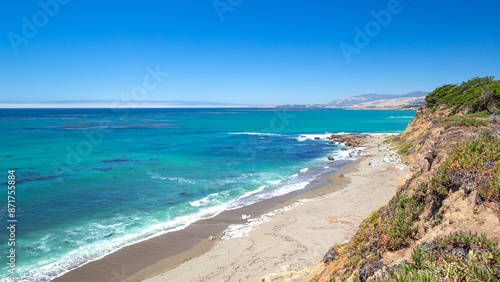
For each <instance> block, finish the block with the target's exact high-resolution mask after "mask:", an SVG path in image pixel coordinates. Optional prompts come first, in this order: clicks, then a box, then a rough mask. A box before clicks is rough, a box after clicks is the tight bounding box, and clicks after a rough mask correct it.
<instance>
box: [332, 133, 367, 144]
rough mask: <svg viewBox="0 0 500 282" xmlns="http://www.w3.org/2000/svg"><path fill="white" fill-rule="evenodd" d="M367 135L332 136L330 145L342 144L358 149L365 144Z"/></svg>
mask: <svg viewBox="0 0 500 282" xmlns="http://www.w3.org/2000/svg"><path fill="white" fill-rule="evenodd" d="M368 137H370V135H368V134H334V135H332V136H330V139H331V140H332V141H331V142H330V144H344V145H345V146H346V147H360V146H361V145H363V144H364V143H366V141H367V139H368Z"/></svg>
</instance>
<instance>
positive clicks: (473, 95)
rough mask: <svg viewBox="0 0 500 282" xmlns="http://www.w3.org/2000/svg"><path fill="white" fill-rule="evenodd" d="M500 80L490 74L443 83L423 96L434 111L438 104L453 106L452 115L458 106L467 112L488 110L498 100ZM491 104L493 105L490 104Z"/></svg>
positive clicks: (499, 98)
mask: <svg viewBox="0 0 500 282" xmlns="http://www.w3.org/2000/svg"><path fill="white" fill-rule="evenodd" d="M499 88H500V81H498V80H496V81H495V80H494V78H493V77H492V76H487V77H482V78H481V77H476V78H473V79H470V80H469V81H467V82H462V83H461V84H460V85H458V84H447V85H443V86H441V87H439V88H437V89H436V90H434V91H432V92H431V93H430V94H429V95H427V96H426V97H425V101H426V102H427V105H428V106H429V107H430V108H431V110H432V111H435V110H436V109H437V107H438V106H440V105H448V106H453V109H452V111H451V114H452V115H454V114H455V113H456V112H457V111H458V110H459V109H460V108H462V107H463V108H466V109H467V110H468V111H469V113H473V112H478V111H490V112H491V110H492V106H494V104H495V101H496V102H497V103H498V100H500V89H499ZM492 104H493V105H492Z"/></svg>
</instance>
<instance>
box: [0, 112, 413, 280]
mask: <svg viewBox="0 0 500 282" xmlns="http://www.w3.org/2000/svg"><path fill="white" fill-rule="evenodd" d="M414 114H415V113H414V112H408V111H349V110H338V109H322V110H286V111H284V110H267V109H132V110H121V111H120V112H113V111H112V110H109V109H43V110H41V109H22V110H19V109H16V110H0V128H1V130H2V132H3V134H2V138H1V139H0V148H1V152H0V154H1V155H0V168H1V172H2V173H3V174H4V179H5V184H4V187H5V189H2V191H4V193H5V195H4V196H2V197H0V198H3V199H5V200H4V201H3V202H2V203H1V205H0V206H1V211H2V220H1V222H0V228H1V229H0V230H2V231H1V233H0V236H1V238H2V239H0V243H1V244H0V246H1V247H0V254H1V258H0V262H1V267H0V269H1V273H2V274H1V275H2V276H0V277H1V278H3V279H5V280H11V279H12V278H15V279H16V280H17V279H23V280H29V281H43V280H49V279H50V278H54V277H56V276H58V275H60V274H62V273H64V272H66V271H68V270H69V269H72V268H74V267H76V266H78V265H80V264H82V263H84V262H86V261H89V260H93V259H96V258H99V257H101V256H103V255H105V254H108V253H110V252H112V251H114V250H117V249H119V248H121V247H123V246H125V245H127V244H131V243H133V242H138V241H140V240H144V239H146V238H148V237H151V236H154V235H158V234H161V233H165V232H171V231H173V230H178V229H181V228H183V227H185V226H187V225H189V224H190V223H192V222H194V221H196V220H199V219H201V218H207V217H212V216H214V215H216V214H218V213H220V212H222V211H223V210H227V209H234V208H237V207H240V206H243V205H248V204H251V203H255V202H257V201H260V200H262V199H267V198H270V197H273V196H276V195H282V194H286V193H288V192H291V191H296V190H300V189H303V188H304V187H305V186H306V185H307V184H308V183H310V182H311V181H312V180H313V179H315V178H316V177H318V175H320V174H324V173H328V172H329V171H333V170H334V168H333V166H330V165H329V163H328V162H327V161H326V156H328V155H333V156H335V157H336V158H346V159H349V158H348V157H347V156H346V152H345V151H341V150H340V148H341V145H328V141H327V140H324V137H326V136H327V134H329V133H339V132H346V133H399V132H401V131H403V130H404V129H405V128H406V126H407V124H408V122H409V121H410V120H411V118H413V116H414ZM319 136H320V137H321V138H322V140H315V138H314V137H319ZM8 170H15V171H16V172H15V176H16V181H17V183H16V195H15V196H16V202H15V205H16V209H17V211H16V219H17V220H18V221H17V223H16V264H17V274H16V275H17V276H16V277H12V276H8V274H7V271H8V267H7V266H6V262H7V258H6V256H7V255H8V249H9V248H10V247H8V246H7V239H8V238H9V237H8V236H9V234H8V233H7V231H6V230H7V229H6V227H7V226H8V224H7V219H8V218H7V215H8V214H7V200H6V199H7V183H6V182H7V176H8V172H7V171H8Z"/></svg>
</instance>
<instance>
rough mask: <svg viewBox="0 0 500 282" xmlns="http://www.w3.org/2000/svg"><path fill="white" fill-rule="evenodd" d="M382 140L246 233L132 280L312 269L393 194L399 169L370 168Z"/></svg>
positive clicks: (246, 276)
mask: <svg viewBox="0 0 500 282" xmlns="http://www.w3.org/2000/svg"><path fill="white" fill-rule="evenodd" d="M383 140H384V137H383V136H375V137H373V140H372V141H371V142H369V143H368V144H366V147H367V149H366V150H364V152H363V156H362V157H361V158H360V159H359V160H357V161H356V162H354V163H352V164H351V165H348V166H347V167H345V168H343V169H342V170H341V171H340V172H339V173H337V174H336V175H333V176H331V177H330V181H331V183H329V184H327V185H324V186H322V187H320V188H319V189H316V190H313V191H309V192H307V193H304V194H302V195H299V196H296V197H294V198H292V199H290V200H288V201H286V202H284V203H283V204H282V205H281V207H283V206H287V205H290V204H292V203H294V202H296V201H297V200H298V199H304V198H305V199H308V200H306V201H305V202H303V203H301V204H298V205H296V206H294V207H293V208H291V209H288V210H286V211H279V212H277V213H276V214H275V215H274V216H273V217H272V219H271V220H270V221H268V222H265V223H263V224H261V225H260V226H258V227H257V228H256V229H254V230H253V231H251V232H250V233H249V236H246V237H243V238H231V239H228V240H219V239H217V240H216V241H214V242H215V243H214V245H213V247H212V248H211V249H210V250H209V251H208V252H205V253H203V254H202V255H200V256H198V257H196V258H193V259H190V260H188V261H186V262H184V263H182V264H180V265H178V266H177V267H175V268H173V269H172V266H171V265H169V264H168V263H169V261H168V260H164V261H160V262H159V263H157V264H155V265H152V266H150V267H148V268H146V269H143V270H141V271H140V272H138V273H136V278H137V277H139V276H140V277H142V278H147V279H146V280H145V281H148V282H156V281H261V279H262V278H263V277H264V276H266V275H269V274H271V273H277V272H281V271H283V270H285V269H295V268H297V269H300V268H312V267H314V266H315V265H316V264H317V263H318V262H319V261H320V260H321V259H322V258H323V256H324V254H325V250H328V249H329V248H330V247H331V246H332V245H335V244H341V243H343V242H345V241H346V240H348V239H349V238H350V237H351V236H352V235H353V234H354V232H355V231H356V229H357V227H358V225H359V224H360V222H361V221H362V220H363V219H364V218H365V217H366V216H367V215H368V214H369V213H370V212H372V211H374V210H376V209H378V208H379V207H380V206H382V205H384V204H386V203H387V202H388V201H389V200H390V198H391V197H392V196H393V195H394V194H395V192H396V189H397V186H398V182H399V180H400V179H401V178H402V176H403V175H404V174H405V170H404V169H403V170H401V169H400V168H396V167H395V165H394V164H391V163H389V164H378V165H377V166H374V167H373V166H370V162H372V163H373V159H376V160H380V159H382V158H383V157H384V154H385V150H384V149H383V148H384V146H383V145H381V143H382V141H383ZM378 145H380V146H381V147H380V148H378ZM278 208H280V207H275V208H274V209H272V210H275V209H278ZM272 210H270V211H272ZM270 211H267V212H270ZM220 235H221V234H219V236H218V237H217V238H220ZM170 262H171V261H170ZM162 268H163V269H165V270H167V271H161V269H162ZM306 272H307V271H306ZM299 275H300V274H299ZM148 276H149V277H148ZM139 280H141V279H139Z"/></svg>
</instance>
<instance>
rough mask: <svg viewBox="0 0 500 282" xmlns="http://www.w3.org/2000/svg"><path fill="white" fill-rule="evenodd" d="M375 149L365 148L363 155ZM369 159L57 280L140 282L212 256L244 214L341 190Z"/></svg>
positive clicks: (115, 254)
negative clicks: (211, 238)
mask: <svg viewBox="0 0 500 282" xmlns="http://www.w3.org/2000/svg"><path fill="white" fill-rule="evenodd" d="M384 138H385V135H372V136H371V138H370V139H372V142H373V140H377V139H379V142H378V143H381V140H383V139H384ZM374 147H375V146H373V147H369V148H367V149H365V150H364V151H363V153H365V152H366V151H367V150H369V149H373V148H374ZM375 149H376V148H375ZM367 158H368V156H362V157H361V158H359V159H357V160H355V161H345V160H342V161H336V163H337V165H339V166H340V167H339V169H338V170H337V172H335V173H333V174H331V173H330V174H328V175H323V176H321V177H319V178H318V179H316V180H315V181H313V182H312V183H311V184H309V185H308V186H306V188H304V189H302V190H298V191H294V192H291V193H288V194H286V195H282V196H278V197H274V198H271V199H266V200H263V201H261V202H257V203H254V204H252V205H249V206H245V207H240V208H237V209H234V210H228V211H224V212H222V213H221V214H219V215H217V216H215V217H213V218H209V219H203V220H199V221H197V222H195V223H193V224H191V225H189V226H187V227H186V228H184V229H182V230H178V231H174V232H170V233H166V234H162V235H159V236H156V237H153V238H150V239H147V240H144V241H141V242H137V243H134V244H131V245H129V246H125V247H123V248H121V249H119V250H117V251H115V252H113V253H111V254H108V255H107V256H105V257H103V258H100V259H97V260H94V261H90V262H88V263H86V264H84V265H82V266H80V267H78V268H75V269H73V270H71V271H69V272H67V273H65V274H63V275H62V276H60V277H58V278H56V279H54V281H75V280H99V281H115V280H118V281H120V280H125V279H127V280H131V281H141V280H143V279H147V278H151V277H154V276H155V275H160V274H162V273H164V272H167V271H169V270H173V269H176V268H177V267H179V266H181V265H182V264H184V263H186V262H189V261H192V260H193V259H196V258H199V257H200V256H202V255H205V254H207V253H210V251H211V250H212V249H213V247H214V246H215V245H216V244H218V243H220V242H221V243H224V242H227V241H230V240H235V239H236V238H232V239H229V240H223V241H221V240H220V238H221V237H222V235H223V234H222V232H223V231H224V230H225V229H226V228H227V227H228V226H229V225H231V224H242V221H241V215H242V214H257V215H262V214H265V213H268V212H271V211H275V210H276V209H279V208H282V207H284V206H289V205H290V204H292V203H295V202H296V201H297V200H300V199H312V198H316V197H322V196H325V195H327V194H331V193H334V192H338V191H341V190H342V189H343V187H344V186H346V185H348V184H349V183H350V182H351V181H350V180H349V179H347V178H344V177H343V176H344V174H350V173H353V172H355V171H357V166H359V163H360V162H361V161H362V160H365V159H367ZM257 217H258V216H257ZM272 221H274V219H272V220H271V222H272ZM252 232H254V231H252ZM210 236H215V237H216V238H217V239H216V240H215V241H212V242H209V241H208V240H207V238H208V237H210ZM250 236H252V234H251V235H250ZM155 281H161V280H155Z"/></svg>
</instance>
